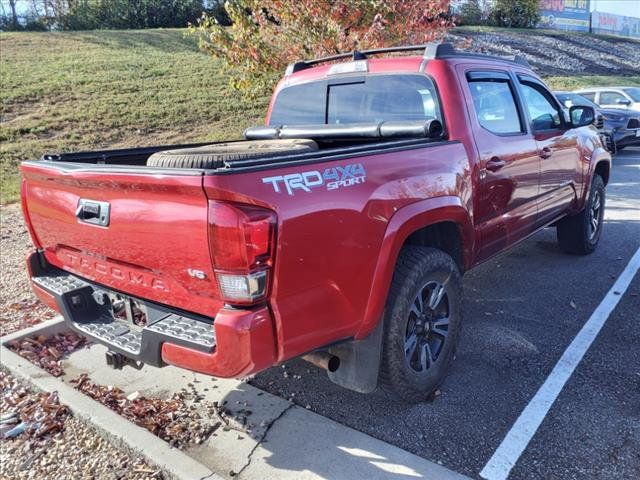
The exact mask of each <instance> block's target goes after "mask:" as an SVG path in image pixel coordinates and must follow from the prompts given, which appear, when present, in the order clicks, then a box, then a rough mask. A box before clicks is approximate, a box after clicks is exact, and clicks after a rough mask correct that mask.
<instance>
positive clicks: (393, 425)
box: [251, 149, 640, 480]
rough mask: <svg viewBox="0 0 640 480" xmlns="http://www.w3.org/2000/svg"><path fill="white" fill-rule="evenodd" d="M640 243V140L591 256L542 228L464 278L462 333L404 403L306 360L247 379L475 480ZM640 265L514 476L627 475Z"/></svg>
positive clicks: (635, 394) (639, 384)
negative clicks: (413, 399)
mask: <svg viewBox="0 0 640 480" xmlns="http://www.w3.org/2000/svg"><path fill="white" fill-rule="evenodd" d="M638 248H640V149H626V150H624V151H622V152H620V153H619V154H618V155H616V157H615V158H614V162H613V170H612V174H611V180H610V183H609V185H608V187H607V207H606V216H605V227H604V231H603V236H602V238H601V240H600V245H599V247H598V249H597V251H596V252H595V253H593V254H592V255H589V256H585V257H580V256H571V255H566V254H564V253H562V252H561V251H560V250H559V248H558V246H557V243H556V238H555V229H553V228H549V229H546V230H544V231H542V232H540V233H538V234H536V235H534V236H533V237H531V238H529V239H528V240H526V241H524V242H522V243H521V244H520V245H518V246H517V247H515V248H514V249H512V250H510V251H509V252H507V253H505V254H503V255H501V256H499V257H498V258H496V259H494V260H491V261H489V262H487V263H485V264H483V265H481V266H479V267H477V268H476V269H474V270H473V271H471V272H468V273H467V274H466V275H465V277H464V288H465V300H464V329H463V334H462V337H461V341H460V345H459V348H458V353H457V357H456V360H455V362H454V365H453V367H452V369H451V371H450V374H449V376H448V377H447V379H446V381H445V382H444V384H443V385H442V387H441V390H440V394H439V395H438V396H436V397H435V398H434V400H433V401H431V402H429V403H424V404H420V405H414V406H412V405H407V404H404V403H400V402H397V401H395V400H394V399H393V398H390V397H388V396H387V395H386V394H385V393H384V392H382V391H377V392H374V393H373V394H370V395H362V394H358V393H355V392H351V391H348V390H344V389H342V388H340V387H338V386H336V385H334V384H333V383H331V382H330V381H329V380H328V379H327V377H326V374H325V373H324V372H323V371H321V370H319V369H317V368H316V367H313V366H311V365H310V364H308V363H306V362H304V361H302V360H294V361H291V362H288V363H287V364H286V365H285V366H284V368H282V367H276V368H272V369H270V370H268V371H266V372H263V373H262V374H260V375H258V376H257V377H256V378H254V379H253V380H252V382H251V383H252V384H253V385H255V386H257V387H259V388H261V389H264V390H266V391H268V392H270V393H273V394H276V395H279V396H281V397H284V398H287V399H289V398H292V399H293V401H294V402H295V403H297V404H299V405H301V406H304V407H307V408H310V409H311V410H313V411H315V412H317V413H319V414H321V415H324V416H326V417H329V418H331V419H333V420H336V421H338V422H340V423H343V424H345V425H348V426H350V427H352V428H354V429H356V430H360V431H362V432H364V433H367V434H369V435H372V436H374V437H376V438H379V439H381V440H384V441H386V442H389V443H391V444H393V445H396V446H398V447H400V448H403V449H405V450H408V451H409V452H412V453H414V454H416V455H419V456H421V457H424V458H425V459H428V460H430V461H433V462H438V463H440V464H442V465H444V466H445V467H447V468H449V469H451V470H454V471H456V472H459V473H462V474H465V475H468V476H470V477H474V478H480V471H481V470H482V469H483V467H485V465H486V464H487V462H488V461H489V460H490V458H491V457H492V455H493V454H494V452H495V451H496V449H497V448H498V447H499V446H500V445H501V443H502V442H503V440H504V438H505V436H506V435H507V433H508V432H509V430H510V429H511V428H512V426H513V425H514V423H515V422H516V420H517V419H518V417H519V415H520V414H521V412H522V411H523V410H524V409H525V407H527V405H528V404H529V402H530V401H531V399H532V398H533V397H534V396H535V395H536V392H537V391H538V389H539V388H540V387H541V385H542V384H543V383H544V382H545V380H546V379H547V378H548V376H549V375H550V373H551V372H552V370H553V368H554V366H555V365H556V363H557V362H558V360H559V358H560V357H561V356H562V354H563V352H564V351H565V349H567V347H568V346H569V345H570V344H571V342H572V340H573V339H574V338H575V336H576V334H577V333H578V332H579V331H580V329H581V328H582V327H583V325H584V324H585V322H586V321H587V320H588V319H589V318H590V316H591V315H592V313H593V312H594V310H595V309H596V308H597V307H598V305H599V304H600V302H601V301H602V300H603V298H604V297H605V296H606V295H607V292H608V291H609V290H610V289H611V287H612V285H613V284H614V282H616V279H617V278H618V276H619V275H620V274H621V272H623V270H624V269H625V267H626V266H627V264H628V263H629V261H630V259H631V257H632V256H633V255H634V253H635V252H636V250H638ZM639 347H640V274H636V276H635V278H633V280H632V281H631V283H630V284H629V286H628V288H627V289H626V291H625V292H624V294H623V295H621V298H620V301H619V303H618V304H617V306H616V308H615V309H614V310H613V312H612V313H611V315H609V317H608V319H607V321H606V323H605V324H604V327H603V328H602V330H601V331H600V332H599V334H598V335H597V337H596V338H595V341H594V342H593V344H592V345H591V347H590V348H589V349H588V351H587V352H586V354H585V356H584V358H582V361H581V362H580V363H579V364H578V367H577V368H576V370H575V371H574V372H573V374H572V375H571V376H570V378H569V380H568V382H567V383H566V385H565V386H564V388H563V389H562V391H561V393H560V395H559V397H558V398H557V400H556V401H555V403H553V405H552V407H551V409H550V410H549V411H548V413H547V414H546V416H545V417H544V420H543V421H542V424H541V425H540V427H539V429H538V430H537V432H536V433H535V435H534V436H533V438H532V439H531V441H530V443H529V444H528V446H527V447H526V449H525V450H524V452H523V453H522V455H521V456H520V457H519V459H518V460H517V462H516V464H515V467H514V468H513V470H511V474H510V476H509V478H510V479H529V478H545V479H574V478H575V479H578V478H580V479H582V478H589V479H607V480H609V479H612V478H615V479H634V480H635V479H636V478H638V475H639V472H640V355H639V351H640V348H639Z"/></svg>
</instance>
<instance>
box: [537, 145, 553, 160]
mask: <svg viewBox="0 0 640 480" xmlns="http://www.w3.org/2000/svg"><path fill="white" fill-rule="evenodd" d="M551 155H553V150H551V149H550V148H549V147H543V148H542V150H540V158H549V157H550V156H551Z"/></svg>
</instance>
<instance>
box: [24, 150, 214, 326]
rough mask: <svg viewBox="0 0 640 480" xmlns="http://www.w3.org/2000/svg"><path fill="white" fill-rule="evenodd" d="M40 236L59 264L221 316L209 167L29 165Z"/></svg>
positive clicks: (27, 184)
mask: <svg viewBox="0 0 640 480" xmlns="http://www.w3.org/2000/svg"><path fill="white" fill-rule="evenodd" d="M21 170H22V174H23V185H22V194H23V202H24V203H25V209H26V213H27V215H28V216H29V219H30V221H31V225H32V227H33V235H34V237H35V238H34V242H35V243H36V244H37V246H38V247H39V248H42V249H43V250H44V254H45V257H46V259H47V261H48V262H49V263H51V264H53V265H55V266H56V267H58V268H61V269H63V270H66V271H68V272H72V273H74V274H76V275H78V276H80V277H83V278H85V279H88V280H91V281H94V282H96V283H98V284H102V285H104V286H107V287H109V288H111V289H114V290H117V291H120V292H123V293H126V294H129V295H132V296H137V297H141V298H144V299H148V300H152V301H155V302H158V303H161V304H170V305H171V306H173V307H176V308H180V309H183V310H185V311H191V312H195V313H199V314H201V315H206V316H209V317H213V316H215V314H216V312H217V311H218V310H219V309H220V307H221V306H222V302H221V301H220V296H219V293H218V287H217V285H216V283H215V280H214V279H215V276H214V274H213V270H212V265H211V259H210V254H209V248H208V237H207V235H208V233H207V198H206V196H205V193H204V191H203V188H202V173H201V172H199V171H197V170H196V171H184V172H177V173H164V172H163V173H158V172H155V173H151V172H147V173H145V172H140V173H137V172H135V171H133V172H126V171H121V172H112V171H107V170H105V169H100V168H96V169H94V170H92V169H90V168H89V169H84V168H83V169H65V168H63V167H59V166H55V165H48V164H47V163H46V162H26V163H23V164H22V166H21Z"/></svg>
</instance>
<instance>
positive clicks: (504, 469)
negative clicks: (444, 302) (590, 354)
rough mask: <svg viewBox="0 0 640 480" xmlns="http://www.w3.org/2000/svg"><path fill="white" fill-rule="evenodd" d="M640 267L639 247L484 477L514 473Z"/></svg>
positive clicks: (491, 478) (496, 479)
mask: <svg viewBox="0 0 640 480" xmlns="http://www.w3.org/2000/svg"><path fill="white" fill-rule="evenodd" d="M639 269H640V248H638V250H636V253H635V254H634V255H633V257H632V258H631V260H630V261H629V263H628V264H627V266H626V267H625V269H624V271H623V272H622V274H621V275H620V276H619V277H618V279H617V280H616V283H614V284H613V287H611V289H610V290H609V292H608V293H607V295H606V296H605V297H604V299H603V300H602V302H600V305H598V308H596V309H595V311H594V312H593V314H591V317H590V318H589V320H587V323H585V324H584V326H583V327H582V329H581V330H580V332H578V335H576V337H575V338H574V339H573V341H572V342H571V344H570V345H569V346H568V347H567V349H566V350H565V351H564V353H563V354H562V357H560V360H558V363H556V365H555V367H553V370H552V371H551V374H550V375H549V376H548V377H547V379H546V380H545V382H544V383H543V384H542V386H541V387H540V389H539V390H538V391H537V392H536V394H535V395H534V397H533V398H532V399H531V401H530V402H529V403H528V404H527V406H526V407H525V409H524V410H523V411H522V413H521V414H520V416H519V417H518V419H517V420H516V423H514V424H513V426H512V427H511V430H509V432H508V433H507V435H506V437H504V440H502V443H501V444H500V446H499V447H498V449H497V450H496V451H495V453H494V454H493V456H492V457H491V458H490V459H489V461H488V462H487V464H486V465H485V466H484V468H483V469H482V471H481V472H480V476H481V477H482V478H486V479H487V480H504V479H506V478H507V477H508V476H509V472H511V469H512V468H513V467H514V465H515V464H516V462H517V461H518V459H519V458H520V455H522V452H523V451H524V449H525V448H527V445H528V444H529V441H530V440H531V438H532V437H533V435H534V434H535V433H536V431H537V430H538V427H540V424H541V423H542V421H543V420H544V418H545V416H546V415H547V412H548V411H549V409H550V408H551V406H552V405H553V402H555V400H556V398H558V395H559V394H560V392H561V391H562V388H563V387H564V385H565V383H567V380H569V377H571V374H572V373H573V371H574V370H575V369H576V367H577V366H578V364H579V363H580V360H582V357H583V356H584V354H585V353H586V352H587V350H588V349H589V347H590V346H591V344H592V343H593V341H594V340H595V338H596V337H597V336H598V333H599V332H600V329H602V327H603V326H604V323H605V322H606V321H607V318H609V315H610V314H611V312H612V311H613V309H614V308H615V307H616V305H617V304H618V302H619V301H620V299H621V298H622V296H623V295H624V292H625V291H626V290H627V287H629V284H630V283H631V280H633V277H634V276H635V274H636V272H638V270H639Z"/></svg>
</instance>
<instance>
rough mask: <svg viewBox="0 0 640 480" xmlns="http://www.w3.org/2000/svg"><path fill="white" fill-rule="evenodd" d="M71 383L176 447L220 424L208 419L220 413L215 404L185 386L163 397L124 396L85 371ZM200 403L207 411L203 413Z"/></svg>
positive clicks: (208, 433) (204, 436)
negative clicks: (96, 381) (101, 383)
mask: <svg viewBox="0 0 640 480" xmlns="http://www.w3.org/2000/svg"><path fill="white" fill-rule="evenodd" d="M71 383H72V384H74V386H75V388H76V389H78V390H80V391H81V392H82V393H84V394H85V395H88V396H89V397H91V398H93V399H94V400H96V401H98V402H100V403H102V404H103V405H105V406H107V407H109V408H110V409H111V410H113V411H115V412H116V413H118V414H119V415H121V416H123V417H124V418H126V419H127V420H129V421H130V422H133V423H135V424H136V425H138V426H141V427H144V428H146V429H147V430H149V431H150V432H151V433H153V434H154V435H157V436H158V437H160V438H162V439H163V440H165V441H167V442H169V444H170V445H171V446H174V447H177V448H182V447H185V446H187V445H190V444H196V445H197V444H201V443H202V442H204V441H205V440H206V439H207V438H209V437H210V436H211V434H213V433H214V432H215V431H216V430H217V429H218V428H219V427H220V426H221V424H222V422H220V421H216V422H211V420H209V419H211V418H214V416H218V417H219V412H218V405H217V404H216V403H209V402H206V403H204V402H202V400H203V397H202V396H200V395H199V394H198V393H197V392H196V391H195V390H193V391H192V392H189V391H187V390H186V389H185V390H182V391H180V392H178V393H176V394H174V395H173V396H172V397H171V398H170V399H169V400H165V399H162V398H147V397H145V396H143V395H140V394H139V393H138V392H134V393H132V394H130V395H128V396H125V393H124V392H123V391H122V390H121V389H119V388H118V387H113V386H104V385H99V384H96V383H94V382H92V381H91V379H90V378H89V376H88V375H87V374H86V373H83V374H82V375H80V377H78V378H76V379H74V380H71ZM199 404H200V405H199ZM202 407H204V410H205V412H206V413H205V415H204V416H203V414H202V413H201V412H202V410H203V408H202Z"/></svg>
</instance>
